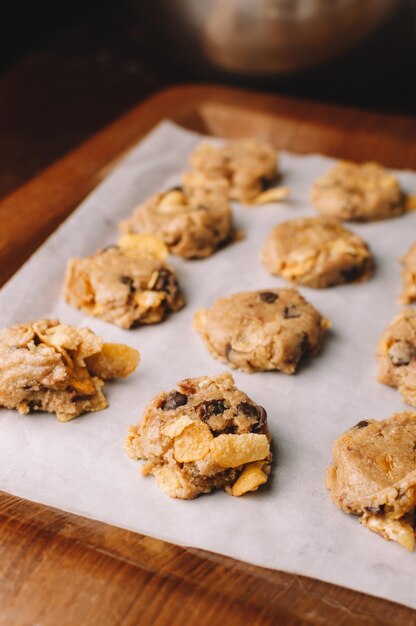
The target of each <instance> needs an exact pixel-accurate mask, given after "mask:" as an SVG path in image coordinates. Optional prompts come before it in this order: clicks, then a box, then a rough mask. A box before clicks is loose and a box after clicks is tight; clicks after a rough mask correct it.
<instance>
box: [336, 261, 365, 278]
mask: <svg viewBox="0 0 416 626" xmlns="http://www.w3.org/2000/svg"><path fill="white" fill-rule="evenodd" d="M362 275H363V268H362V267H361V266H360V265H353V266H352V267H346V268H345V269H343V270H341V276H342V278H343V279H344V280H346V281H353V280H357V279H358V278H361V276H362Z"/></svg>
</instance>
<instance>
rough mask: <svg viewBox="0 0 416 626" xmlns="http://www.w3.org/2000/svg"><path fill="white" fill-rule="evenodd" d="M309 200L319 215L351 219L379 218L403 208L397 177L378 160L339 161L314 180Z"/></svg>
mask: <svg viewBox="0 0 416 626" xmlns="http://www.w3.org/2000/svg"><path fill="white" fill-rule="evenodd" d="M311 200H312V203H313V204H314V206H315V208H316V209H317V210H318V211H319V212H320V213H322V214H323V215H327V216H329V217H335V218H337V219H341V220H351V221H354V222H371V221H373V220H382V219H385V218H388V217H394V216H396V215H402V214H403V213H404V212H405V211H406V202H405V197H404V194H403V192H402V190H401V189H400V185H399V183H398V181H397V179H396V178H395V177H394V176H393V175H392V174H390V172H389V171H388V170H386V169H385V168H384V167H382V166H381V165H379V164H378V163H363V164H361V165H359V164H357V163H350V162H347V161H341V162H339V163H338V164H337V165H335V167H333V168H332V169H331V170H330V171H329V172H328V173H327V174H325V175H324V176H321V177H319V178H318V179H317V180H316V181H315V183H314V185H313V187H312V192H311Z"/></svg>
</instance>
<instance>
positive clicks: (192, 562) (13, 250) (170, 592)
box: [0, 86, 416, 626]
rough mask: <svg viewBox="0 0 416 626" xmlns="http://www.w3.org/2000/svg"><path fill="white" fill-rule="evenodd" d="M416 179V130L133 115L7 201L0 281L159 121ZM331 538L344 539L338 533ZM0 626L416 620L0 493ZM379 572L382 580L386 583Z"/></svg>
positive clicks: (379, 120)
mask: <svg viewBox="0 0 416 626" xmlns="http://www.w3.org/2000/svg"><path fill="white" fill-rule="evenodd" d="M165 118H169V119H171V120H173V121H175V122H177V123H179V124H181V125H182V126H184V127H186V128H189V129H192V130H197V131H200V132H205V133H208V134H211V135H218V136H220V137H226V138H235V137H241V136H254V137H259V138H264V139H268V140H270V141H272V142H273V143H274V144H275V145H276V146H277V147H278V148H282V149H284V148H285V149H290V150H292V151H295V152H304V153H305V152H321V153H324V154H327V155H331V156H334V157H342V158H347V159H352V160H357V161H360V160H368V159H376V160H377V161H379V162H381V163H384V164H386V165H389V166H391V167H399V168H406V167H408V168H416V122H415V121H412V120H409V119H405V118H399V117H391V116H384V115H376V114H371V113H364V112H359V111H354V110H350V109H337V108H334V107H330V106H326V105H320V104H311V103H307V102H301V101H295V100H289V99H286V98H281V97H277V96H270V95H259V94H257V93H253V92H247V91H240V90H234V89H227V88H223V87H216V86H190V87H189V86H188V87H177V88H174V89H169V90H167V91H164V92H161V93H158V94H156V95H155V96H153V97H152V98H150V99H149V100H147V101H146V102H145V103H143V104H141V105H139V106H138V107H136V108H135V109H133V110H132V111H131V112H130V113H128V114H127V115H125V116H124V117H123V118H121V119H120V120H118V121H117V122H115V123H114V124H112V125H111V126H110V127H109V128H107V129H105V130H104V131H103V132H101V133H100V134H98V135H97V136H95V137H93V138H92V139H90V140H89V141H87V142H86V143H85V144H83V145H82V146H81V147H79V148H78V149H77V150H75V151H74V152H72V153H71V154H69V155H68V156H67V157H65V158H64V159H62V160H60V161H59V162H57V163H56V164H54V165H53V166H52V167H50V168H48V169H47V170H46V171H45V172H43V173H42V174H41V175H39V176H38V177H37V178H35V179H34V180H32V181H30V182H29V183H27V184H26V185H24V186H23V187H21V188H20V189H18V190H17V191H16V192H15V193H13V194H12V195H10V196H9V197H8V198H6V199H5V200H3V201H2V202H1V203H0V225H1V228H0V284H2V283H4V282H5V281H6V280H7V279H8V278H9V277H10V276H11V275H12V274H13V273H14V272H15V271H16V270H17V269H18V267H19V266H20V265H21V264H22V262H23V261H24V260H26V259H27V258H28V257H29V255H30V254H31V253H32V252H33V251H34V250H35V249H36V248H37V247H38V246H39V245H40V244H41V243H42V241H44V239H45V238H46V237H47V236H48V235H49V234H50V233H51V232H52V231H53V230H54V229H55V228H56V226H57V225H58V224H59V223H60V222H61V221H62V220H63V219H64V218H65V217H66V216H67V215H68V214H69V213H70V212H71V211H72V210H73V209H74V208H75V207H76V206H77V205H78V203H79V202H80V201H81V200H82V199H83V198H84V197H85V195H86V194H87V193H88V192H89V191H91V190H92V189H93V188H94V187H95V186H96V185H97V183H98V182H100V180H102V179H103V178H104V177H105V175H106V174H107V173H108V172H109V170H110V169H111V167H112V166H113V165H114V164H115V163H116V162H117V160H118V159H119V158H120V156H121V155H122V154H123V153H124V152H125V151H126V150H127V149H128V148H129V147H130V146H132V145H133V144H134V143H136V142H137V141H138V140H140V139H141V138H142V137H143V136H144V135H145V134H146V133H148V132H149V131H150V130H151V129H152V128H153V127H154V125H155V124H157V123H158V122H159V121H160V120H162V119H165ZM334 532H335V531H334ZM0 555H1V558H0V625H2V626H3V625H4V626H6V625H7V626H11V625H13V626H20V625H22V626H23V625H25V626H26V625H32V624H37V625H39V626H57V625H58V624H59V626H64V625H71V626H72V625H78V624H80V625H82V626H90V625H93V624H94V625H95V624H97V625H98V624H100V625H102V624H105V626H113V625H114V626H115V625H119V624H120V625H121V624H123V625H130V624H132V625H133V624H134V625H136V624H141V625H143V624H149V625H150V624H151V625H152V626H162V625H165V624H166V626H168V625H169V626H175V625H178V626H179V625H183V624H186V625H190V626H192V625H198V626H204V625H212V624H216V623H221V624H250V625H251V624H257V625H260V624H261V625H263V624H285V625H291V624H314V625H322V624H328V625H331V626H332V625H333V624H335V623H336V624H338V625H339V626H341V625H347V624H348V625H351V626H361V625H363V626H364V625H365V626H368V625H371V624H386V625H387V624H388V625H391V624H393V623H394V624H398V625H406V626H409V625H416V612H415V611H412V610H410V609H407V608H405V607H402V606H399V605H396V604H393V603H391V602H387V601H384V600H379V599H376V598H373V597H370V596H367V595H364V594H360V593H357V592H353V591H350V590H347V589H343V588H340V587H337V586H335V585H329V584H326V583H322V582H318V581H315V580H312V579H310V578H305V577H303V576H295V575H291V574H286V573H282V572H277V571H272V570H267V569H262V568H258V567H254V566H251V565H248V564H246V563H242V562H239V561H235V560H233V559H229V558H225V557H222V556H219V555H215V554H211V553H207V552H203V551H200V550H194V549H186V548H180V547H178V546H173V545H171V544H168V543H164V542H162V541H158V540H155V539H151V538H149V537H145V536H142V535H137V534H134V533H131V532H127V531H124V530H121V529H118V528H114V527H112V526H109V525H106V524H102V523H98V522H95V521H92V520H89V519H85V518H82V517H78V516H76V515H71V514H68V513H64V512H62V511H57V510H54V509H52V508H48V507H44V506H41V505H38V504H34V503H31V502H28V501H24V500H21V499H19V498H15V497H13V496H10V495H7V494H0ZM381 575H382V573H381Z"/></svg>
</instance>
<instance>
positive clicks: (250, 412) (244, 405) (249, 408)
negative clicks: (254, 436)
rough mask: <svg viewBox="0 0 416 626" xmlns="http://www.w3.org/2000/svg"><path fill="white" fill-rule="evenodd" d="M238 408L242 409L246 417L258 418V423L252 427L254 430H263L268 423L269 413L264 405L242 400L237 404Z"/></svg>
mask: <svg viewBox="0 0 416 626" xmlns="http://www.w3.org/2000/svg"><path fill="white" fill-rule="evenodd" d="M237 410H238V411H241V413H243V414H244V415H245V416H246V417H251V418H252V419H255V420H256V424H255V426H254V427H253V428H252V431H253V432H256V431H258V430H261V429H262V428H263V426H264V425H265V423H266V420H267V413H266V410H265V409H264V408H263V407H262V406H259V405H255V404H249V403H248V402H240V404H238V406H237Z"/></svg>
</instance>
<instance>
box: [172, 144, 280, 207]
mask: <svg viewBox="0 0 416 626" xmlns="http://www.w3.org/2000/svg"><path fill="white" fill-rule="evenodd" d="M190 161H191V165H192V168H193V169H192V170H191V171H189V172H186V173H185V174H184V175H183V177H182V182H183V184H184V186H185V188H191V189H195V188H205V189H215V190H217V191H221V192H222V193H224V194H226V196H227V197H228V198H230V200H239V201H241V202H246V203H250V202H252V201H254V200H255V199H256V198H257V197H258V196H259V195H260V194H261V193H262V192H264V191H265V190H266V189H267V188H268V187H269V185H270V184H271V183H272V182H273V181H274V180H275V178H276V176H277V152H276V150H275V149H274V148H273V146H271V145H270V144H268V143H264V142H260V141H257V140H255V139H241V140H240V141H234V142H232V143H228V144H226V145H224V146H221V147H217V146H213V145H212V144H209V143H202V144H200V145H199V146H198V147H197V148H196V149H195V150H194V152H193V153H192V155H191V159H190Z"/></svg>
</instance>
